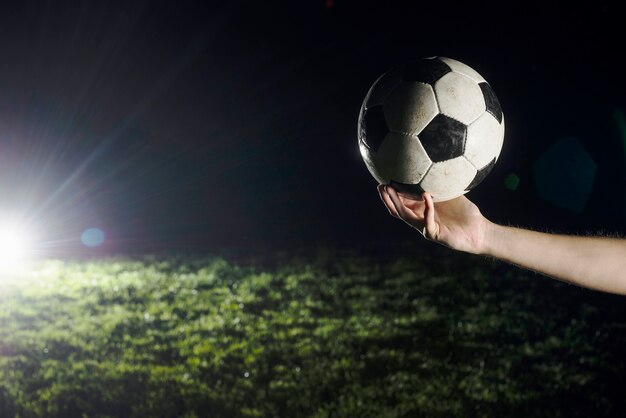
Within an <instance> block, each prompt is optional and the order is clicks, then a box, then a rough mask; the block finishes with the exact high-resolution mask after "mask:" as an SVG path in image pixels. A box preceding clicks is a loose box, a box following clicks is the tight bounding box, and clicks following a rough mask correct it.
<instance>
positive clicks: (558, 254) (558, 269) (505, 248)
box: [481, 223, 626, 294]
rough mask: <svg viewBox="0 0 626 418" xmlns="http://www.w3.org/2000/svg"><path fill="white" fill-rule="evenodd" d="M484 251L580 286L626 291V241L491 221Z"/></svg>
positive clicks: (613, 291)
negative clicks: (539, 230)
mask: <svg viewBox="0 0 626 418" xmlns="http://www.w3.org/2000/svg"><path fill="white" fill-rule="evenodd" d="M481 252H482V254H484V255H487V256H491V257H495V258H498V259H500V260H503V261H506V262H509V263H512V264H515V265H518V266H520V267H524V268H527V269H530V270H533V271H536V272H539V273H542V274H544V275H547V276H550V277H553V278H555V279H559V280H563V281H566V282H569V283H573V284H576V285H579V286H583V287H587V288H591V289H596V290H601V291H605V292H611V293H620V294H626V240H622V239H613V238H604V237H577V236H568V235H556V234H547V233H542V232H535V231H529V230H524V229H519V228H511V227H506V226H501V225H496V224H492V223H490V224H489V228H487V231H486V232H485V237H484V247H483V251H481Z"/></svg>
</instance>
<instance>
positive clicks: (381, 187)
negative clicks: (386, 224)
mask: <svg viewBox="0 0 626 418" xmlns="http://www.w3.org/2000/svg"><path fill="white" fill-rule="evenodd" d="M378 195H379V196H380V199H381V200H382V201H383V203H384V204H385V206H386V207H387V210H388V211H389V214H390V215H391V216H393V217H394V218H398V219H400V215H399V214H398V211H397V210H396V208H395V206H394V205H393V202H392V201H391V198H390V197H389V193H387V191H386V189H385V185H384V184H379V185H378Z"/></svg>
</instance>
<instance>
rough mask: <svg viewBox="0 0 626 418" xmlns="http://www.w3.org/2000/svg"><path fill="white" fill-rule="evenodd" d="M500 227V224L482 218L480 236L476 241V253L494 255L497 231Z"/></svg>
mask: <svg viewBox="0 0 626 418" xmlns="http://www.w3.org/2000/svg"><path fill="white" fill-rule="evenodd" d="M501 228H502V226H501V225H498V224H495V223H493V222H491V221H489V220H488V219H485V220H484V223H483V228H482V237H480V239H479V242H478V243H477V246H476V254H479V255H486V256H493V255H494V253H495V252H494V250H495V248H496V240H497V236H498V232H499V230H500V229H501Z"/></svg>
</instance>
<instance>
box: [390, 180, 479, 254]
mask: <svg viewBox="0 0 626 418" xmlns="http://www.w3.org/2000/svg"><path fill="white" fill-rule="evenodd" d="M378 193H379V194H380V198H381V199H382V201H383V203H384V204H385V206H386V207H387V209H388V210H389V213H390V214H391V215H392V216H394V217H396V218H398V219H401V220H403V221H404V222H406V223H407V224H408V225H410V226H411V227H413V228H415V229H417V230H418V231H419V232H420V233H421V234H422V235H423V236H424V237H425V238H426V239H428V240H430V241H435V242H438V243H440V244H443V245H445V246H447V247H450V248H452V249H455V250H459V251H465V252H469V253H474V254H478V253H481V252H482V251H483V247H484V242H485V237H486V234H487V231H488V229H489V227H490V225H491V222H489V221H488V220H487V219H486V218H485V217H484V216H483V215H482V214H481V213H480V210H479V209H478V207H477V206H476V205H475V204H474V203H472V202H471V201H470V200H469V199H467V198H466V197H465V196H460V197H457V198H455V199H452V200H448V201H445V202H438V203H437V208H436V210H435V203H434V202H433V199H432V197H431V196H430V194H428V193H424V194H423V195H422V198H423V199H424V200H418V199H416V198H412V197H409V196H405V195H400V194H398V192H396V191H395V190H394V189H393V187H391V186H389V185H383V184H379V185H378Z"/></svg>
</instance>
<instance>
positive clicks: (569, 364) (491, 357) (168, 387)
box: [0, 246, 626, 418]
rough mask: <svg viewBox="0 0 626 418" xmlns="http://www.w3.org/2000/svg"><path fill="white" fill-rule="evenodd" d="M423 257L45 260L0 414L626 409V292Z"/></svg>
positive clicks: (21, 291) (3, 325)
mask: <svg viewBox="0 0 626 418" xmlns="http://www.w3.org/2000/svg"><path fill="white" fill-rule="evenodd" d="M423 248H424V247H419V246H418V247H416V248H411V249H406V251H400V252H398V253H397V255H396V256H390V255H387V256H371V255H368V254H366V253H364V252H356V251H348V250H342V251H332V250H316V251H302V252H292V253H275V254H272V255H271V256H268V255H265V256H263V257H258V258H254V257H246V258H242V257H235V256H229V255H228V254H226V255H222V256H220V257H217V256H216V257H178V258H177V257H134V258H110V259H106V260H98V261H75V262H68V261H66V262H61V261H47V262H44V263H41V265H38V266H36V267H35V268H33V269H32V271H30V272H29V273H27V274H25V275H23V276H20V277H13V278H7V279H3V280H2V282H0V416H1V417H65V418H68V417H320V418H321V417H343V418H355V417H363V418H365V417H376V418H380V417H422V416H423V417H473V416H486V417H491V416H493V417H504V416H506V417H529V416H531V417H591V416H593V417H599V416H623V415H622V414H623V411H624V410H626V396H625V392H624V390H625V389H626V358H625V354H626V302H625V301H624V300H623V299H622V298H620V297H617V296H613V295H606V294H601V293H596V292H591V291H587V290H583V289H579V288H576V287H573V286H569V285H565V284H563V283H560V282H556V281H553V280H548V279H545V278H543V277H541V276H538V275H535V274H532V273H528V272H524V271H521V270H518V269H516V268H514V267H509V266H505V265H503V264H500V263H497V262H494V261H491V260H486V259H482V258H478V257H470V256H465V255H462V254H455V253H452V252H450V251H448V250H446V249H445V248H440V247H434V246H429V250H428V253H424V250H423Z"/></svg>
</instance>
